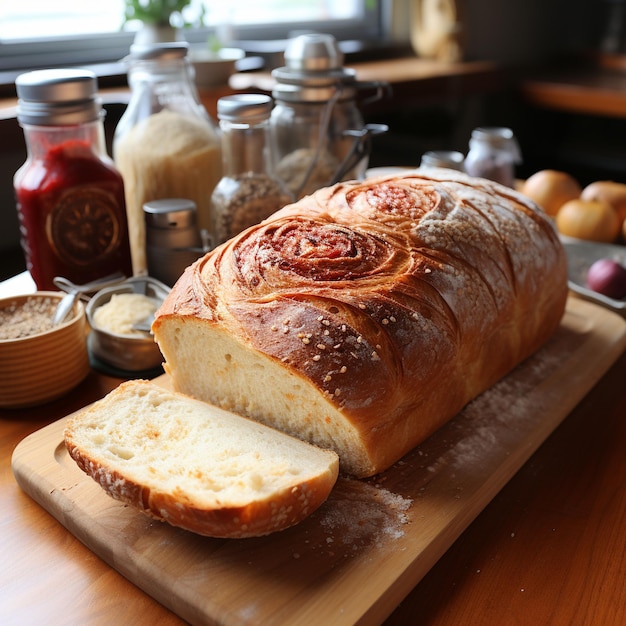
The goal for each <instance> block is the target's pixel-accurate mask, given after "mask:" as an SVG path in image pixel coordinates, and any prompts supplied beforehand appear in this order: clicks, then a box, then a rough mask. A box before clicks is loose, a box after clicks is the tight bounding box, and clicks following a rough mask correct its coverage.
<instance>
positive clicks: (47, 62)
mask: <svg viewBox="0 0 626 626" xmlns="http://www.w3.org/2000/svg"><path fill="white" fill-rule="evenodd" d="M386 4H387V3H386V2H385V0H380V1H378V2H374V3H371V2H368V3H366V9H365V14H364V16H363V18H362V19H345V20H330V21H311V22H292V23H284V24H274V25H272V24H263V25H240V26H237V27H236V40H235V41H233V42H228V44H227V45H230V46H238V47H241V48H243V49H244V50H246V52H248V53H249V54H255V53H260V52H262V51H263V50H268V51H270V52H275V51H277V50H278V49H280V48H281V46H282V47H284V43H283V42H284V41H286V40H287V39H288V38H289V37H290V36H293V35H294V34H298V33H301V32H324V33H329V34H331V35H333V36H335V38H336V39H337V40H338V41H345V40H358V41H365V42H367V41H378V42H380V41H381V39H384V38H385V22H386V20H385V19H384V14H385V10H384V5H386ZM180 33H181V39H183V40H186V41H187V42H189V44H190V46H192V47H201V46H203V45H204V43H205V42H206V41H207V40H208V38H209V37H210V36H212V35H214V34H215V29H214V28H213V27H201V28H184V29H182V30H181V31H180ZM134 36H135V32H133V31H122V30H121V31H119V32H114V33H97V34H88V35H78V36H65V37H55V38H48V39H39V38H38V39H30V40H20V41H10V42H7V41H0V72H11V71H24V70H28V69H35V68H43V67H61V66H76V65H80V66H86V65H94V64H106V63H117V62H119V61H120V60H121V59H123V58H124V57H125V56H126V55H127V54H128V51H129V48H130V46H131V44H132V42H133V39H134Z"/></svg>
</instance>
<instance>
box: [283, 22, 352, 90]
mask: <svg viewBox="0 0 626 626" xmlns="http://www.w3.org/2000/svg"><path fill="white" fill-rule="evenodd" d="M284 57H285V66H284V67H278V68H276V69H274V70H273V71H272V77H273V78H274V79H275V80H276V85H275V87H274V89H273V91H272V95H273V96H274V98H276V99H278V100H288V101H292V102H298V101H300V102H302V101H305V102H309V101H316V102H317V101H320V102H323V101H326V100H328V99H329V98H330V97H332V96H333V94H334V93H335V92H336V90H337V88H339V87H340V88H341V89H342V92H343V93H342V96H343V97H345V98H351V97H354V95H355V91H354V88H353V87H354V84H355V82H356V73H355V72H354V70H351V69H347V68H344V67H343V53H342V52H341V51H340V50H339V46H338V44H337V41H336V40H335V38H334V37H333V36H332V35H326V34H321V33H312V34H306V35H300V36H299V37H294V38H293V39H291V40H290V41H289V43H288V44H287V47H286V49H285V53H284Z"/></svg>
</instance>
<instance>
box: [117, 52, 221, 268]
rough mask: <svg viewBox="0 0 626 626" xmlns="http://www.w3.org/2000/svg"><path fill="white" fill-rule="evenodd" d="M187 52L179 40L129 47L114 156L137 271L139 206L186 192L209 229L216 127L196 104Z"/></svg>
mask: <svg viewBox="0 0 626 626" xmlns="http://www.w3.org/2000/svg"><path fill="white" fill-rule="evenodd" d="M187 52H188V45H187V44H186V43H185V42H169V43H157V44H145V45H133V46H132V47H131V52H130V55H129V56H128V57H127V59H126V61H127V63H128V81H129V84H130V88H131V98H130V101H129V103H128V107H127V109H126V111H125V112H124V115H123V116H122V118H121V119H120V121H119V123H118V125H117V128H116V129H115V137H114V142H113V156H114V158H115V162H116V164H117V166H118V168H119V170H120V172H121V173H122V176H123V177H124V183H125V186H126V206H127V211H128V226H129V231H130V241H131V250H132V255H133V270H134V273H135V274H137V275H141V274H145V273H146V271H147V262H146V231H145V221H144V213H143V206H144V204H145V203H146V202H151V201H152V200H161V199H166V198H187V199H189V200H192V201H193V202H194V203H195V204H196V207H197V218H198V225H199V227H200V228H204V229H208V228H210V224H211V214H210V212H211V207H210V198H211V193H212V192H213V189H214V188H215V185H216V184H217V181H218V180H219V179H220V177H221V175H222V156H221V146H220V138H219V133H218V130H217V126H216V125H215V123H214V122H213V120H212V119H211V118H210V116H209V115H208V113H207V112H206V109H205V108H204V107H203V106H202V104H201V102H200V98H199V96H198V92H197V89H196V86H195V84H194V82H193V77H192V72H193V70H192V68H191V65H190V63H189V61H188V58H187Z"/></svg>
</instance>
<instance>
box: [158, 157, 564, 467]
mask: <svg viewBox="0 0 626 626" xmlns="http://www.w3.org/2000/svg"><path fill="white" fill-rule="evenodd" d="M566 298H567V275H566V257H565V253H564V250H563V247H562V245H561V243H560V242H559V239H558V236H557V234H556V231H555V229H554V227H553V225H552V223H551V222H550V220H549V218H547V216H546V215H545V214H544V213H543V211H542V210H541V209H540V208H539V207H538V206H537V205H535V204H534V203H532V202H531V201H530V200H528V199H526V198H524V197H523V196H521V195H520V194H518V193H516V192H515V191H514V190H512V189H509V188H507V187H503V186H500V185H498V184H496V183H491V182H490V181H486V180H482V179H473V178H470V177H468V176H465V175H463V174H461V173H454V172H452V171H450V170H434V169H433V170H416V171H412V172H410V173H407V174H404V175H399V176H398V175H394V176H384V177H380V178H375V179H370V180H366V181H364V182H349V183H340V184H338V185H335V186H334V187H330V188H327V189H322V190H320V191H318V192H316V193H315V194H313V195H312V196H308V197H305V198H303V199H302V200H300V201H298V202H297V203H295V204H293V205H290V206H287V207H285V208H284V209H282V210H281V211H279V212H277V213H276V214H274V215H273V216H272V217H271V218H270V219H268V220H266V221H265V222H263V223H262V224H260V225H258V226H254V227H252V228H250V229H248V230H246V231H244V232H243V233H241V234H240V235H238V236H237V237H235V238H233V239H231V240H230V241H229V242H226V243H225V244H223V245H222V246H220V247H218V248H216V249H215V250H213V251H211V252H209V253H208V254H207V255H206V256H204V257H203V258H202V259H200V260H198V261H197V262H196V263H195V264H193V265H192V266H191V267H189V268H187V270H186V271H185V272H184V274H183V276H182V277H181V278H180V279H179V280H178V282H177V283H176V285H175V286H174V288H173V290H172V292H171V293H170V295H169V296H168V298H167V299H166V301H165V302H164V303H163V305H162V306H161V308H160V310H159V311H157V316H156V320H155V322H154V324H153V331H154V334H155V338H156V340H157V342H158V344H159V347H160V349H161V352H162V353H163V355H164V357H165V361H166V362H165V369H166V371H167V372H168V373H169V374H170V375H171V378H172V380H173V382H174V385H175V387H176V388H177V389H179V390H181V391H183V392H185V393H188V394H190V395H192V396H195V397H197V398H201V399H203V400H206V401H209V402H212V403H215V404H217V405H220V406H222V407H225V408H227V409H229V410H232V411H235V412H238V413H241V414H244V415H248V416H250V417H253V418H255V419H257V420H259V421H261V422H264V423H266V424H270V425H272V426H274V427H276V428H278V429H280V430H283V431H286V432H289V433H291V434H293V435H296V436H298V437H300V438H302V439H304V440H307V441H310V442H313V443H315V444H317V445H319V446H321V447H324V448H331V449H334V450H335V451H336V452H337V453H338V454H339V457H340V464H341V468H342V471H345V472H347V473H349V474H352V475H355V476H361V477H362V476H367V475H372V474H375V473H377V472H380V471H381V470H384V469H386V468H387V467H389V466H390V465H391V464H393V463H394V462H395V461H397V460H398V459H399V458H400V457H402V456H403V455H404V454H405V453H406V452H408V451H409V450H411V449H412V448H413V447H414V446H416V445H417V444H418V443H420V442H421V441H422V440H424V439H425V438H426V437H427V436H428V435H429V434H431V433H432V432H433V431H434V430H435V429H437V428H438V427H439V426H441V425H442V424H443V423H445V422H446V421H448V420H449V419H450V418H451V417H453V416H454V415H455V414H456V413H457V412H458V411H459V410H460V409H461V408H462V407H463V406H464V405H465V404H466V403H467V402H468V401H469V400H471V399H472V398H474V397H475V396H477V395H478V394H480V393H481V392H483V391H485V390H486V389H487V388H489V387H490V386H491V385H493V384H494V383H495V382H496V381H498V380H499V379H500V378H502V377H503V376H504V375H505V374H506V373H508V372H509V371H510V370H511V369H512V368H514V367H515V366H516V365H517V364H518V363H520V362H521V361H522V360H523V359H524V358H526V357H527V356H529V355H530V354H531V353H533V352H534V351H535V350H537V348H539V346H541V345H542V344H543V343H544V342H545V341H546V340H547V338H548V337H549V336H550V335H551V334H552V333H553V331H554V330H555V329H556V328H557V326H558V324H559V322H560V319H561V317H562V314H563V311H564V308H565V302H566Z"/></svg>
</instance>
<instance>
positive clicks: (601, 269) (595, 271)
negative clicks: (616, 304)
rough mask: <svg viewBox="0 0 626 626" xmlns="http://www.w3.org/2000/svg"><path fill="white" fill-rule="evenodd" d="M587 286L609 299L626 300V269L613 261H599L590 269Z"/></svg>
mask: <svg viewBox="0 0 626 626" xmlns="http://www.w3.org/2000/svg"><path fill="white" fill-rule="evenodd" d="M586 284H587V287H589V289H592V290H593V291H595V292H597V293H601V294H602V295H604V296H608V297H609V298H615V299H616V300H620V299H622V298H626V268H625V267H624V266H623V265H620V264H619V263H618V262H617V261H614V260H613V259H599V260H598V261H596V262H595V263H593V264H592V265H591V267H590V268H589V271H588V272H587V281H586Z"/></svg>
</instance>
